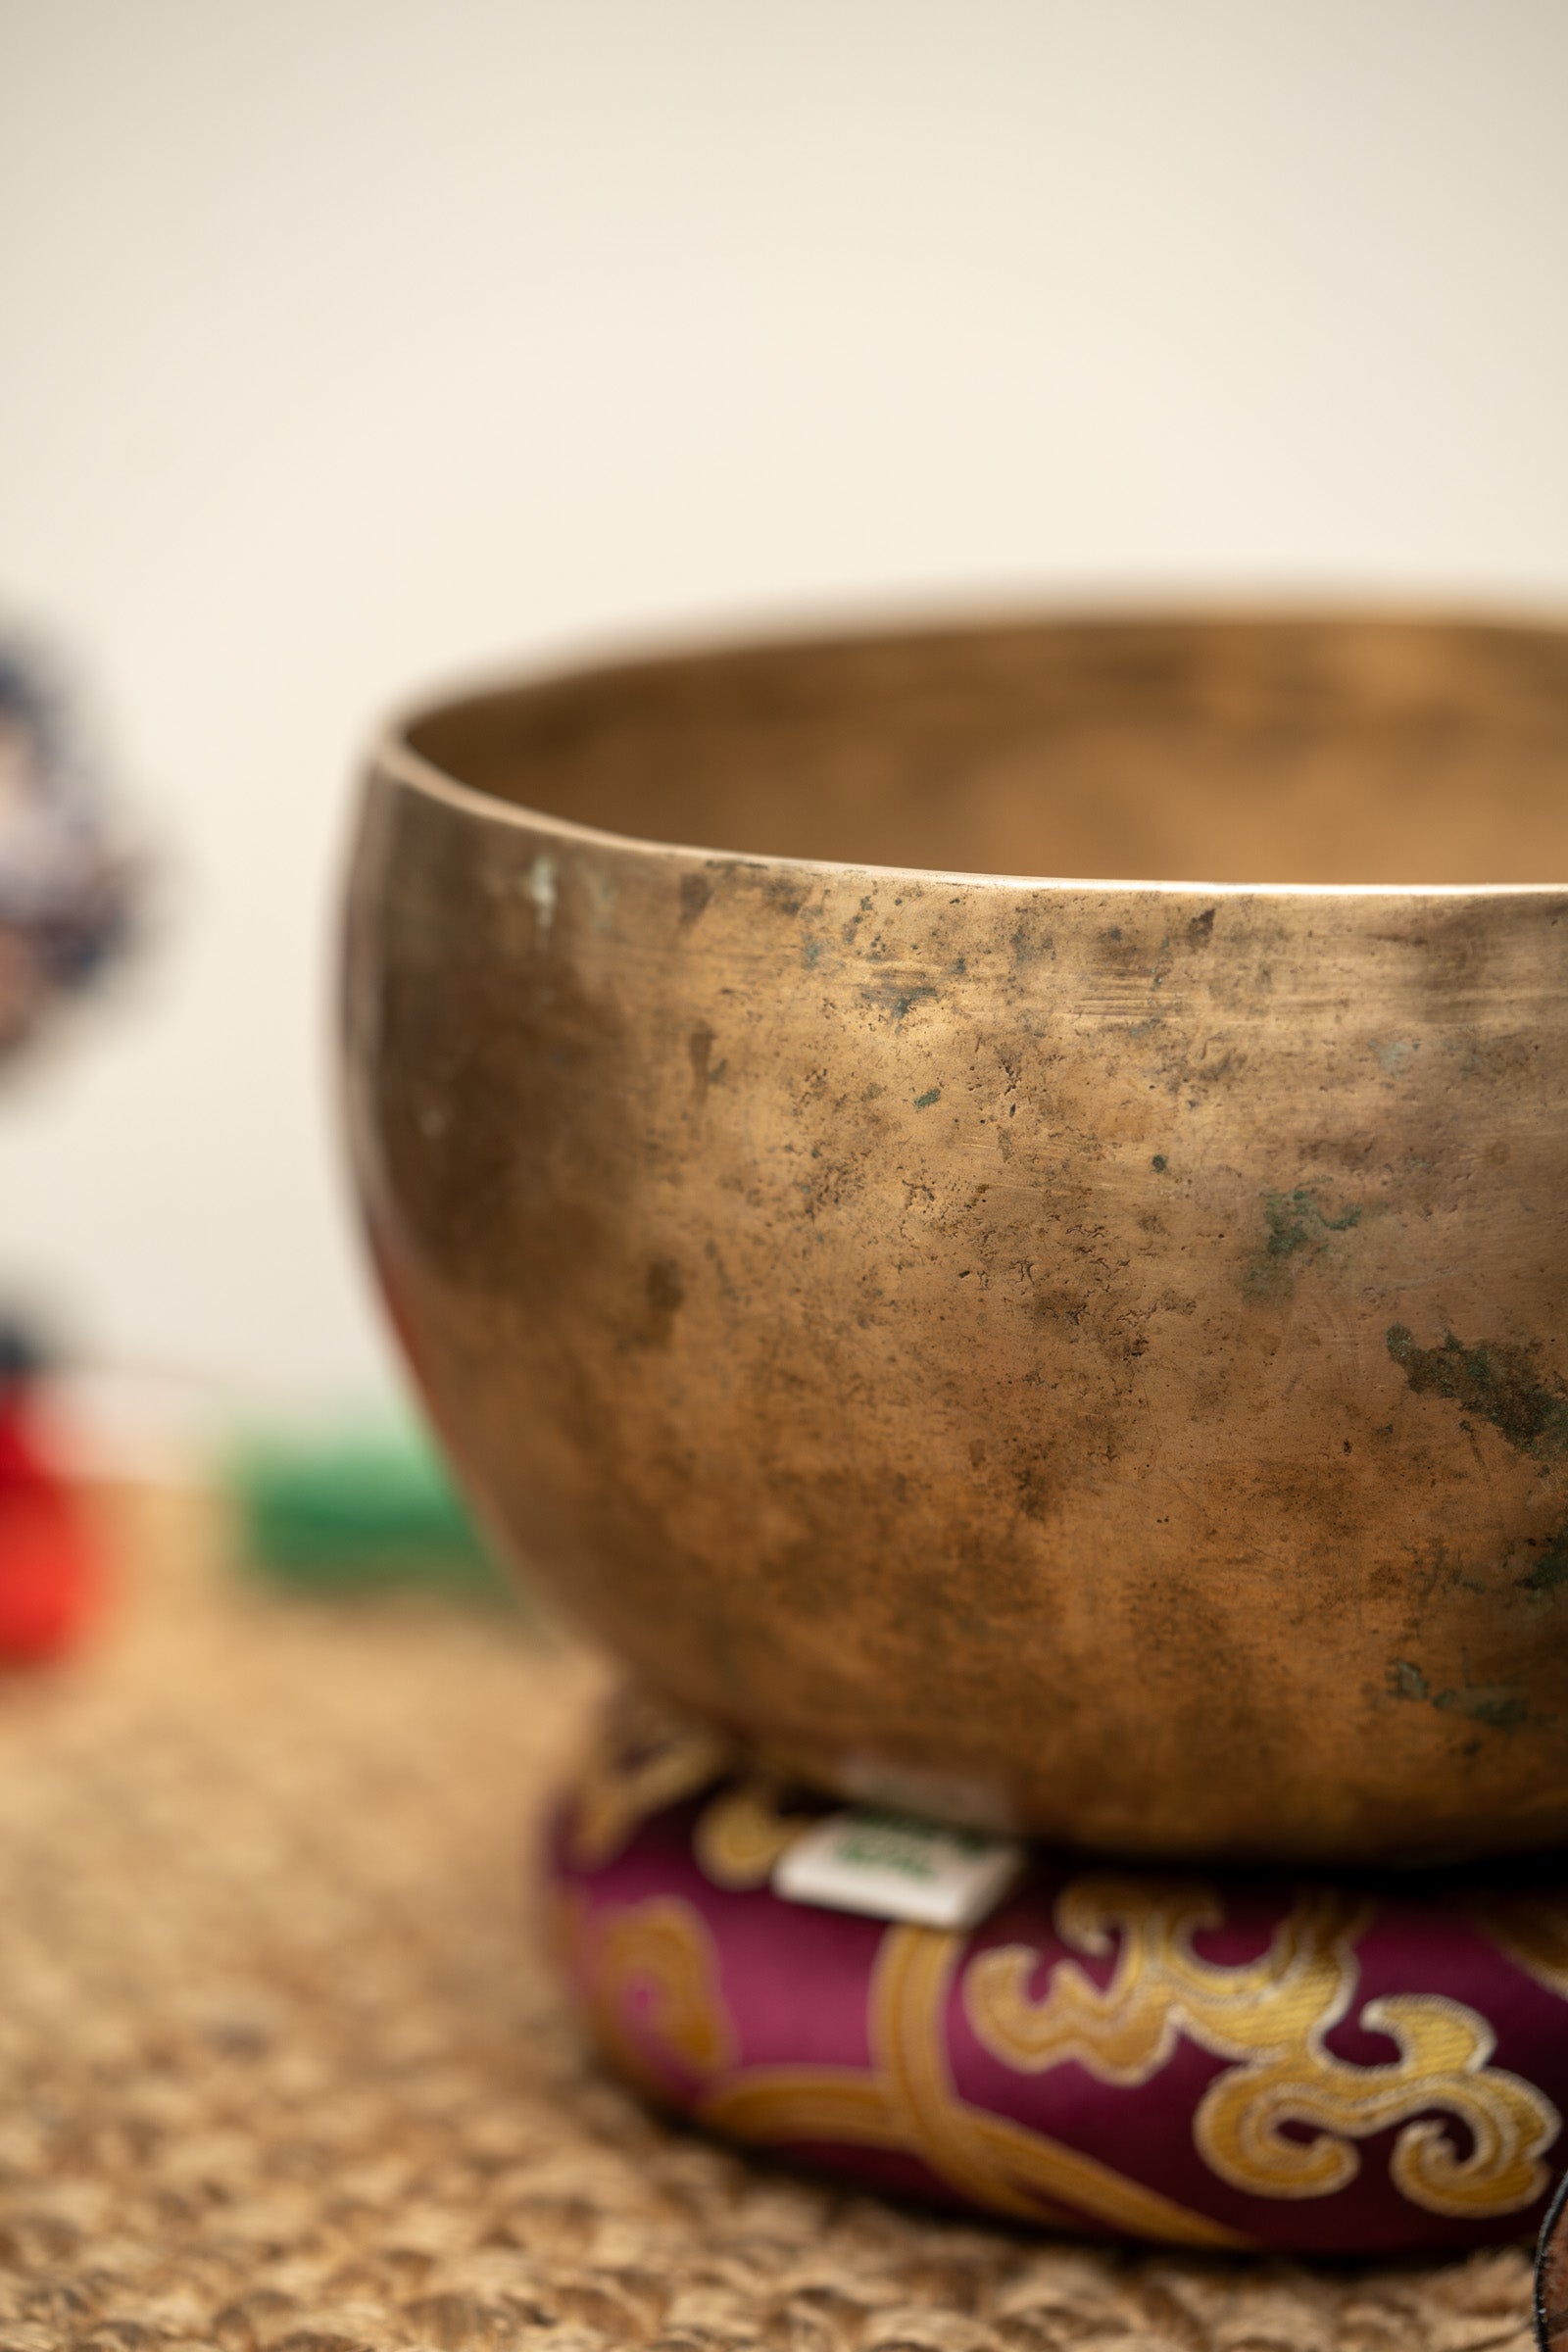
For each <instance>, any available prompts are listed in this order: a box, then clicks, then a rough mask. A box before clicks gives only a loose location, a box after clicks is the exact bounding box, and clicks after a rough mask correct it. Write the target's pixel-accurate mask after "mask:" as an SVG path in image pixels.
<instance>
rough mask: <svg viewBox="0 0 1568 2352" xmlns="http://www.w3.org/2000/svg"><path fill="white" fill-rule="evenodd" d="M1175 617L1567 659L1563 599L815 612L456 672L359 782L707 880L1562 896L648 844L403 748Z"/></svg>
mask: <svg viewBox="0 0 1568 2352" xmlns="http://www.w3.org/2000/svg"><path fill="white" fill-rule="evenodd" d="M1183 623H1186V624H1189V625H1192V626H1195V627H1205V628H1206V627H1215V628H1255V629H1257V630H1258V631H1260V632H1262V631H1267V630H1271V629H1288V628H1292V627H1296V628H1302V627H1334V628H1342V629H1367V630H1373V631H1376V630H1383V629H1389V630H1397V629H1427V630H1433V631H1440V630H1443V629H1463V630H1467V631H1472V632H1482V633H1486V634H1491V635H1495V636H1497V637H1510V636H1514V637H1525V636H1536V637H1540V636H1557V637H1560V638H1561V639H1562V641H1563V644H1564V649H1565V652H1568V610H1565V608H1564V607H1562V606H1561V605H1556V604H1551V603H1547V602H1543V603H1542V604H1541V605H1540V606H1533V605H1531V604H1529V603H1528V602H1526V601H1524V600H1515V601H1513V602H1498V603H1495V604H1493V603H1489V602H1486V601H1484V600H1482V599H1477V601H1476V602H1475V603H1473V604H1448V603H1433V604H1425V603H1421V602H1418V601H1417V602H1408V601H1405V600H1402V599H1400V600H1390V601H1388V602H1379V601H1377V600H1375V599H1360V600H1355V601H1351V600H1348V599H1347V600H1346V601H1345V602H1343V603H1340V602H1336V601H1335V600H1333V599H1332V598H1324V599H1322V600H1310V599H1301V600H1296V599H1291V600H1284V601H1281V602H1278V603H1273V602H1265V601H1261V600H1260V601H1258V602H1255V603H1252V602H1232V601H1225V602H1218V601H1216V602H1206V601H1203V600H1201V599H1183V598H1181V597H1179V596H1173V597H1171V598H1169V599H1168V600H1167V601H1165V602H1163V603H1161V602H1159V601H1158V600H1156V599H1153V598H1141V599H1139V600H1137V601H1129V602H1127V603H1125V604H1122V603H1117V602H1115V601H1114V600H1110V599H1106V600H1104V601H1102V602H1099V603H1092V602H1088V601H1086V602H1084V603H1081V604H1080V603H1077V602H1067V601H1061V602H1052V601H1049V600H1043V599H1036V600H1034V601H1032V602H1021V603H1015V604H1011V603H1001V602H999V603H996V604H989V605H986V606H984V607H967V606H966V607H964V608H961V609H959V610H952V609H949V610H946V611H944V610H943V609H941V608H937V609H935V610H933V609H930V608H922V609H918V610H916V611H915V612H913V613H898V612H896V611H895V612H889V611H886V610H884V611H883V612H882V613H881V614H880V616H879V617H876V618H867V617H866V616H864V615H862V616H861V617H860V618H859V619H858V620H855V619H846V620H844V621H843V622H842V623H839V624H837V625H835V623H834V622H833V621H832V619H831V617H829V618H828V619H827V620H825V621H824V620H823V618H822V617H821V616H818V618H817V619H816V620H815V621H814V622H813V621H806V622H798V623H796V624H794V625H791V624H790V623H787V622H786V623H784V624H782V625H776V626H773V627H767V626H760V627H756V628H747V627H740V628H735V629H712V630H702V629H696V628H694V629H691V630H671V631H668V632H662V633H656V632H650V633H649V634H647V635H640V634H638V635H629V636H626V637H620V638H615V637H611V638H607V639H606V640H604V641H603V642H602V643H601V644H600V645H599V646H598V648H597V650H596V649H595V647H594V645H593V644H592V643H591V642H590V643H586V644H584V645H583V646H582V647H581V648H580V649H579V650H578V651H577V652H575V653H567V654H565V655H564V657H554V658H552V657H550V656H545V657H543V658H532V657H528V658H524V659H522V660H519V661H515V662H505V663H499V664H497V665H495V666H494V667H488V666H487V667H483V668H477V669H474V670H471V671H468V672H466V673H460V674H458V675H456V676H454V677H453V678H452V679H451V680H450V681H449V682H448V683H447V685H446V686H445V687H441V688H438V687H436V686H434V685H433V684H432V685H431V686H429V687H426V688H423V689H420V690H418V691H417V692H415V693H413V694H410V695H408V696H406V697H403V698H400V699H399V700H398V701H397V702H396V703H395V704H394V705H393V706H392V708H391V710H390V711H389V712H388V713H387V714H386V715H385V716H384V717H383V718H382V720H381V721H380V723H379V725H378V726H376V727H375V728H374V729H373V730H372V732H371V734H370V737H369V741H368V749H367V752H366V755H365V759H364V761H363V763H362V765H363V772H364V773H365V774H366V775H367V776H368V777H373V776H376V775H381V776H383V777H386V778H388V779H389V780H391V781H392V782H394V783H396V784H399V785H402V786H404V787H406V788H407V789H409V790H412V791H416V792H418V793H420V794H421V795H423V796H424V797H425V798H427V799H430V800H433V801H437V802H441V803H443V804H445V805H446V806H447V807H448V808H451V809H456V810H457V811H459V812H460V813H462V814H464V815H466V816H473V817H476V818H478V819H480V820H481V821H483V822H487V823H490V824H497V825H500V826H502V827H504V828H506V829H508V830H511V831H515V832H519V833H527V834H534V835H544V836H545V837H546V838H547V839H551V840H557V841H559V842H561V843H562V845H563V847H564V848H578V849H584V850H592V851H598V852H600V853H602V854H606V855H613V856H618V857H636V858H656V859H659V860H661V861H663V862H668V863H671V864H675V863H685V864H693V863H695V864H696V865H698V866H700V867H705V868H708V869H710V870H711V869H713V868H721V869H723V870H724V871H726V872H735V871H741V870H755V871H759V872H763V873H781V872H783V873H801V874H818V875H821V876H823V877H824V878H836V877H842V876H847V875H855V876H870V877H872V878H882V879H885V880H888V881H899V882H925V883H932V884H935V885H938V886H940V887H943V888H961V889H965V890H974V891H977V892H980V893H984V894H988V895H989V894H992V893H996V892H999V891H1012V892H1017V891H1028V892H1042V893H1044V892H1051V893H1056V894H1074V895H1089V896H1099V897H1105V898H1109V897H1112V896H1115V897H1120V898H1124V899H1125V898H1143V897H1149V896H1157V897H1169V898H1193V897H1200V898H1204V899H1229V900H1249V899H1269V900H1275V901H1280V900H1301V901H1305V902H1308V903H1314V902H1321V901H1323V900H1354V901H1378V900H1382V901H1385V902H1390V903H1393V904H1395V905H1397V906H1403V907H1408V906H1413V905H1419V904H1421V903H1422V902H1424V901H1429V900H1430V901H1437V902H1439V903H1446V902H1451V901H1456V900H1458V901H1469V902H1472V903H1482V902H1490V901H1494V900H1516V899H1540V900H1548V899H1561V900H1564V901H1568V875H1565V876H1564V878H1563V879H1562V880H1561V881H1558V882H1209V881H1205V880H1204V879H1203V878H1202V877H1201V875H1198V876H1193V877H1185V876H1184V877H1182V878H1180V879H1172V878H1163V879H1158V880H1155V879H1144V878H1140V877H1139V876H1137V875H1131V874H1125V875H1087V874H1033V873H1021V872H1003V873H992V872H979V871H976V870H975V869H974V868H972V867H953V868H950V867H946V866H931V865H897V864H891V863H884V862H883V861H881V860H880V859H877V860H872V859H858V858H800V857H793V856H790V855H788V854H786V853H783V852H760V851H751V850H726V849H723V848H722V847H720V846H717V845H714V844H704V843H701V842H684V841H682V842H674V841H656V840H654V839H653V838H652V837H651V836H649V835H647V834H641V833H621V832H616V831H613V830H612V829H611V828H609V827H607V826H601V825H587V824H583V823H581V822H580V821H579V820H578V819H576V818H574V817H565V816H557V815H554V814H553V813H552V812H551V811H550V810H548V809H535V808H533V807H531V806H530V805H529V804H527V803H526V802H521V801H513V800H506V799H503V798H502V797H501V796H500V795H499V794H497V793H492V792H487V791H485V790H484V789H483V788H482V787H480V786H478V785H475V784H466V783H464V782H463V780H462V778H461V777H459V776H455V775H453V774H451V773H450V772H449V771H448V770H447V769H445V768H443V767H442V766H440V765H439V764H438V762H437V761H435V760H431V759H430V758H429V757H428V756H427V755H426V754H424V753H423V752H419V751H417V750H416V749H415V747H414V745H413V743H412V742H411V741H410V740H409V738H410V734H411V732H412V730H413V729H414V728H415V727H416V726H419V725H424V724H426V723H428V721H429V720H430V719H432V718H433V717H436V716H437V715H439V714H440V713H442V712H445V711H457V710H460V709H462V708H463V706H464V705H465V704H470V703H477V702H483V701H490V700H497V699H500V698H502V697H509V698H510V697H514V696H515V697H519V698H521V697H525V696H527V695H529V694H530V693H532V692H534V691H536V690H541V689H544V688H548V687H557V686H564V685H572V684H578V685H589V684H593V683H595V682H605V683H608V682H610V681H611V680H613V679H614V678H616V677H618V676H628V675H636V674H638V673H641V672H646V671H649V670H662V669H677V668H680V667H683V666H690V667H694V668H695V667H697V666H699V665H701V664H702V663H704V662H710V661H722V660H724V659H725V658H726V657H735V658H740V659H744V658H745V657H746V656H748V655H762V654H770V653H778V654H789V653H795V654H801V655H809V654H811V653H814V652H817V651H823V652H827V651H831V650H834V649H837V648H841V647H845V646H849V645H855V644H859V645H862V646H866V647H871V646H875V645H877V644H879V643H881V644H889V643H896V642H899V641H908V640H911V639H916V638H921V637H928V638H931V639H932V640H934V641H935V640H941V639H944V638H948V639H952V638H958V637H963V636H974V637H978V636H984V635H987V634H990V633H992V632H995V631H999V630H1007V629H1023V628H1028V627H1031V626H1038V627H1041V628H1051V627H1057V628H1061V629H1063V630H1067V629H1072V628H1077V627H1083V628H1115V627H1126V628H1137V627H1140V626H1143V627H1148V626H1158V625H1167V626H1170V625H1180V624H1183Z"/></svg>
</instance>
